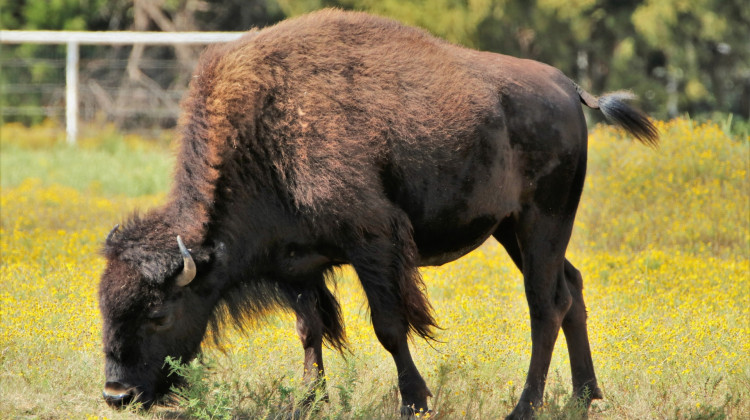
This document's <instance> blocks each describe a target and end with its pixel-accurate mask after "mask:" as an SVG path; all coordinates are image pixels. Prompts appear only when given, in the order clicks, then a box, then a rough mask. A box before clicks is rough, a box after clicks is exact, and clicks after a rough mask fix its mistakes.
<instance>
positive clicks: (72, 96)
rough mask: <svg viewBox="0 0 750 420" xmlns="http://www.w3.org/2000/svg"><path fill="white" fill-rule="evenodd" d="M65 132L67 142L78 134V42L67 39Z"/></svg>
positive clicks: (73, 142)
mask: <svg viewBox="0 0 750 420" xmlns="http://www.w3.org/2000/svg"><path fill="white" fill-rule="evenodd" d="M65 132H66V134H67V141H68V144H71V145H72V144H76V136H77V135H78V42H76V41H68V45H67V55H66V60H65Z"/></svg>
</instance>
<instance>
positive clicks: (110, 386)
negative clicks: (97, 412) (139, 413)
mask: <svg viewBox="0 0 750 420" xmlns="http://www.w3.org/2000/svg"><path fill="white" fill-rule="evenodd" d="M102 396H103V397H104V401H106V402H107V404H109V405H110V406H112V407H124V406H126V405H128V404H130V403H131V402H132V401H133V398H134V397H135V389H134V388H133V387H130V386H126V385H123V384H121V383H119V382H107V383H106V384H104V391H102Z"/></svg>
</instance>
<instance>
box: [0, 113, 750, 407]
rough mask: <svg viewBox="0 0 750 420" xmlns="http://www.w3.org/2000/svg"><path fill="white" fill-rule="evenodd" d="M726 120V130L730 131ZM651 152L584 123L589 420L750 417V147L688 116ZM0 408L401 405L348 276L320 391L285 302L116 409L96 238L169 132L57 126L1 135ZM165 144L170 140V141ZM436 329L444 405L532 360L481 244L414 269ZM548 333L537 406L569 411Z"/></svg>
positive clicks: (465, 401)
mask: <svg viewBox="0 0 750 420" xmlns="http://www.w3.org/2000/svg"><path fill="white" fill-rule="evenodd" d="M724 125H726V124H724ZM660 129H661V130H662V134H663V139H662V143H663V144H662V147H661V148H660V149H658V150H651V149H648V148H645V147H643V146H641V145H639V144H634V143H632V142H630V141H629V140H625V139H622V138H620V137H621V135H620V133H619V132H618V131H616V130H613V129H609V128H600V129H597V130H595V131H593V132H592V136H591V146H590V161H589V177H588V180H587V185H586V189H585V192H584V198H583V200H582V203H581V210H580V212H579V217H578V220H577V225H576V229H575V231H574V235H573V238H572V242H571V246H570V252H569V257H570V259H571V261H573V263H574V264H576V265H577V266H578V268H579V269H581V271H582V273H583V275H584V282H585V285H586V288H585V293H586V299H587V304H588V308H589V317H590V318H589V330H590V335H591V343H592V348H593V353H594V363H595V367H596V369H597V374H598V377H599V380H600V385H601V387H602V389H603V391H604V395H605V398H604V400H601V401H596V402H595V403H594V405H593V406H592V408H591V409H590V410H589V418H593V419H648V418H654V419H656V418H658V419H744V418H750V358H749V357H748V354H750V293H748V290H750V217H749V216H750V177H749V175H748V174H749V173H750V167H748V165H749V164H748V162H750V152H749V150H750V149H749V144H750V143H749V142H748V139H747V137H746V136H736V135H735V136H730V135H727V133H725V132H724V130H723V129H722V125H721V124H719V125H716V124H708V125H702V124H698V123H696V122H692V121H689V120H678V121H675V122H672V123H669V124H661V125H660ZM0 130H1V131H0V133H1V134H2V136H1V137H0V140H1V142H0V148H1V150H2V154H1V155H2V156H1V157H0V159H1V160H0V164H1V166H0V178H1V186H2V190H1V194H0V198H2V202H1V203H2V205H1V206H0V222H1V224H0V227H1V228H2V230H0V243H1V245H2V248H1V249H0V250H1V253H0V258H1V260H0V275H1V276H2V281H1V282H0V389H1V390H2V397H1V398H0V418H24V419H25V418H28V419H37V418H39V419H42V418H44V419H47V418H76V419H77V418H109V419H126V418H127V419H135V418H230V417H234V418H247V419H256V418H263V419H275V418H278V419H288V418H301V419H305V418H308V419H339V418H342V419H372V418H376V419H377V418H393V417H395V415H396V413H397V407H398V405H399V398H398V390H397V388H396V378H395V369H394V366H393V362H392V360H391V358H390V356H389V355H388V354H387V353H386V352H385V350H383V349H382V348H381V347H380V345H379V344H378V343H377V340H376V339H375V337H374V333H373V332H372V329H371V327H370V325H369V321H368V315H367V308H366V305H365V303H364V302H365V300H364V296H363V294H362V292H361V290H360V287H359V286H358V284H357V281H356V278H355V277H354V276H353V274H352V272H351V270H349V269H344V270H342V272H341V273H340V275H339V276H338V285H337V287H336V291H335V294H336V295H337V297H338V298H339V299H340V302H341V305H342V308H343V312H344V317H345V320H346V324H347V333H348V336H349V342H350V348H351V353H347V354H345V355H344V356H343V357H342V356H341V355H339V354H337V353H335V352H333V351H331V350H328V349H325V350H324V358H325V360H326V363H327V366H326V367H327V374H328V380H327V382H328V392H329V396H330V402H328V403H325V402H322V401H320V399H319V398H318V400H317V402H316V403H315V404H314V409H313V410H304V409H302V406H301V404H300V401H301V400H302V398H303V397H304V396H305V392H306V390H307V388H306V387H305V386H303V385H302V384H301V383H300V379H301V376H302V375H301V373H302V372H301V370H302V368H301V362H302V351H301V349H300V348H299V344H298V343H299V341H298V338H297V337H296V334H295V333H294V320H293V317H291V316H290V315H289V314H283V313H282V314H273V315H271V316H269V317H268V319H266V320H264V321H259V322H258V324H257V326H256V327H255V328H253V329H252V330H251V331H249V332H248V333H247V334H246V335H242V334H239V333H236V332H230V333H229V334H228V340H227V342H226V343H225V346H224V349H223V351H221V350H217V349H214V348H207V349H206V352H205V354H204V355H203V359H202V360H203V361H204V362H205V363H203V364H201V363H193V364H190V365H187V366H178V365H174V368H175V369H176V373H175V374H181V375H183V376H186V377H188V378H189V383H190V386H189V387H187V388H184V389H181V390H179V391H178V392H177V394H176V397H175V399H174V401H173V403H172V405H170V406H167V407H158V408H156V409H153V410H151V411H149V412H140V411H138V410H137V409H133V410H125V411H115V410H112V409H110V408H109V407H107V406H106V405H105V404H104V403H103V401H102V399H101V397H100V395H101V386H102V384H103V381H104V376H103V357H102V354H101V350H100V320H99V315H98V309H97V301H96V285H97V282H98V277H99V275H100V273H101V270H102V269H103V260H102V258H101V256H100V255H99V247H100V244H101V242H102V241H103V238H104V236H105V235H106V233H107V232H108V231H109V229H111V227H112V226H113V225H114V224H115V223H117V222H120V221H121V220H122V218H124V217H126V216H127V215H128V214H129V213H131V212H132V211H133V209H135V208H141V209H143V208H148V207H152V206H155V205H158V204H159V203H161V202H163V200H164V198H165V197H164V193H165V192H166V190H167V189H168V186H169V179H170V173H171V165H172V164H173V162H174V160H173V157H172V156H173V154H172V152H171V150H170V147H169V146H168V142H167V141H165V140H160V139H157V140H143V139H139V138H137V137H134V136H121V135H119V134H117V133H116V131H114V130H113V129H111V128H105V129H102V130H101V131H99V132H94V133H93V134H91V135H89V136H88V137H84V138H83V139H82V140H81V143H80V144H79V146H77V147H76V148H71V147H69V146H67V145H64V144H61V142H60V137H61V134H60V130H59V129H56V128H55V127H49V126H45V127H41V128H38V127H37V128H33V129H23V128H22V127H18V126H4V127H2V128H0ZM165 137H168V136H167V135H166V134H165ZM423 276H424V278H425V283H426V284H427V292H428V294H429V296H430V299H431V301H432V303H433V305H434V307H435V311H436V317H437V319H438V322H439V323H440V324H441V326H442V327H443V328H444V329H443V330H441V331H440V332H439V335H438V339H439V340H440V342H437V343H432V344H431V345H428V344H427V343H424V342H423V341H415V342H414V343H412V349H413V353H414V358H415V361H416V363H417V365H418V367H419V368H420V370H421V372H422V373H423V375H424V376H425V379H426V380H427V382H428V385H429V386H430V388H431V390H432V392H433V394H434V395H435V397H434V398H433V399H432V407H433V408H434V409H435V410H436V411H437V413H438V415H439V416H440V418H444V419H478V418H483V419H484V418H502V417H503V416H504V415H506V414H508V413H509V412H510V411H511V410H512V408H513V406H514V404H515V403H516V401H517V398H518V396H519V395H520V392H521V388H522V386H523V380H524V377H525V372H526V368H527V363H528V357H529V351H530V340H529V331H528V315H527V309H526V302H525V298H524V294H523V284H522V279H521V276H520V275H519V274H518V273H517V270H516V269H515V267H514V266H513V264H512V262H510V261H509V259H508V258H507V256H506V255H505V253H504V252H503V251H502V249H501V248H500V247H499V246H497V245H495V244H494V243H492V242H488V243H487V244H485V245H483V246H482V247H481V248H480V249H478V250H477V251H475V252H473V253H472V254H470V255H469V256H467V257H465V258H463V259H461V260H459V261H457V262H455V263H451V264H448V265H446V266H444V267H441V268H430V269H426V270H424V271H423ZM566 353H567V350H566V343H565V340H564V338H563V337H562V335H561V337H560V339H559V340H558V343H557V346H556V349H555V354H554V356H553V360H552V365H551V368H550V374H549V379H548V386H547V398H546V406H545V408H544V409H543V410H542V411H541V412H540V413H539V417H540V418H542V419H568V418H571V419H572V418H580V416H581V410H580V407H577V406H576V405H575V404H572V405H571V404H570V403H569V395H570V385H569V382H570V373H569V369H570V365H569V362H568V361H567V354H566Z"/></svg>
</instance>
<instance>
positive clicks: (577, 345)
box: [562, 259, 602, 407]
mask: <svg viewBox="0 0 750 420" xmlns="http://www.w3.org/2000/svg"><path fill="white" fill-rule="evenodd" d="M565 280H566V281H567V283H568V290H569V291H570V294H571V296H572V298H573V304H572V305H571V306H570V309H568V313H567V314H565V318H564V319H563V324H562V329H563V333H564V334H565V340H566V341H567V343H568V356H569V357H570V372H571V376H572V378H573V397H574V398H578V399H581V400H583V402H584V404H586V407H588V406H589V405H591V400H595V399H601V398H602V391H601V390H600V389H599V385H598V384H597V381H596V374H595V373H594V362H593V361H592V359H591V347H590V346H589V335H588V330H587V327H586V317H587V315H586V304H585V303H584V301H583V278H582V277H581V273H580V272H579V271H578V270H577V269H576V268H575V267H574V266H573V264H571V263H570V261H568V260H567V259H566V260H565Z"/></svg>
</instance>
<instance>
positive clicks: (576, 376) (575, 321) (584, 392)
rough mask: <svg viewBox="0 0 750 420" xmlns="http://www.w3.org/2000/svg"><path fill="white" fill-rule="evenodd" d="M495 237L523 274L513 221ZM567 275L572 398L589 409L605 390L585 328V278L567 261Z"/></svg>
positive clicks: (566, 320) (565, 321)
mask: <svg viewBox="0 0 750 420" xmlns="http://www.w3.org/2000/svg"><path fill="white" fill-rule="evenodd" d="M494 237H495V239H497V241H498V242H500V243H501V244H502V245H503V247H505V250H506V251H507V252H508V255H510V257H511V259H512V260H513V262H514V263H515V264H516V266H517V267H518V269H519V270H520V271H521V272H523V256H522V255H521V249H520V248H519V246H518V240H517V239H516V234H515V230H514V221H513V220H512V219H507V220H505V221H503V223H501V224H500V226H499V227H498V229H497V231H496V232H495V233H494ZM564 275H565V281H566V283H567V286H568V291H569V292H570V296H571V298H572V303H571V305H570V308H569V309H568V312H567V313H566V314H565V317H564V318H563V321H562V330H563V333H564V334H565V339H566V341H567V343H568V357H569V358H570V371H571V377H572V382H573V398H574V399H578V400H581V401H582V402H583V403H584V404H585V405H586V407H588V406H589V405H591V401H592V400H594V399H601V398H602V391H601V390H600V389H599V386H598V384H597V379H596V374H595V373H594V362H593V361H592V358H591V347H590V346H589V338H588V329H587V326H586V318H587V315H586V304H585V303H584V300H583V278H582V277H581V273H580V272H579V271H578V270H577V269H576V268H575V267H574V266H573V264H571V263H570V261H568V260H567V259H566V260H565V266H564Z"/></svg>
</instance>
